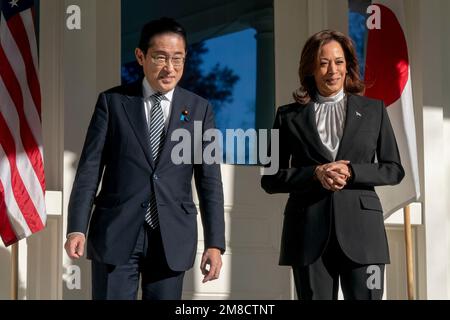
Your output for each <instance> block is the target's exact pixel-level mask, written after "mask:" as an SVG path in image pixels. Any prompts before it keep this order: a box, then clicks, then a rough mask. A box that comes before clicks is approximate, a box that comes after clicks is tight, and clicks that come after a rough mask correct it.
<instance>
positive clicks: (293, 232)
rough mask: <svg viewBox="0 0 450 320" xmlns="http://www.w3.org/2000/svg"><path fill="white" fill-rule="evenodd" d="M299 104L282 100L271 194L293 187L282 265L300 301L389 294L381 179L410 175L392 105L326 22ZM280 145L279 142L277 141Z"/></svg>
mask: <svg viewBox="0 0 450 320" xmlns="http://www.w3.org/2000/svg"><path fill="white" fill-rule="evenodd" d="M299 76H300V82H301V88H300V89H299V90H298V91H297V92H296V93H294V97H295V100H296V102H295V103H292V104H289V105H286V106H282V107H280V108H278V111H277V115H276V119H275V124H274V129H278V130H279V141H278V143H279V150H280V151H279V152H280V154H279V163H280V167H279V170H278V172H277V173H276V174H274V175H265V176H263V177H262V180H261V185H262V187H263V188H264V190H265V191H266V192H268V193H271V194H272V193H289V200H288V202H287V204H286V208H285V216H284V224H283V233H282V241H281V254H280V265H290V266H292V270H293V274H294V280H295V286H296V290H297V295H298V297H299V298H300V299H337V295H338V288H339V281H340V284H341V288H342V291H343V294H344V298H345V299H370V300H371V299H381V298H382V295H383V286H384V283H383V280H384V266H385V264H386V263H389V249H388V244H387V239H386V231H385V228H384V220H383V210H382V207H381V203H380V200H379V198H378V196H377V194H376V192H375V190H374V187H375V186H381V185H395V184H398V183H400V181H401V180H402V179H403V177H404V171H403V168H402V165H401V163H400V155H399V152H398V148H397V143H396V141H395V136H394V132H393V130H392V127H391V124H390V122H389V117H388V115H387V112H386V109H385V106H384V103H383V102H382V101H380V100H374V99H369V98H366V97H363V96H362V94H363V92H364V88H365V87H364V83H363V82H362V81H361V80H360V78H359V68H358V61H357V57H356V52H355V49H354V46H353V44H352V41H351V40H350V39H349V38H348V37H347V36H345V35H344V34H342V33H340V32H336V31H332V30H324V31H321V32H319V33H317V34H315V35H313V36H312V37H311V38H309V39H308V40H307V42H306V44H305V46H304V48H303V51H302V55H301V60H300V68H299ZM272 143H276V142H274V141H272Z"/></svg>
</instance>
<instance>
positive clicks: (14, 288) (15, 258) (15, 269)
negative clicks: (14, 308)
mask: <svg viewBox="0 0 450 320" xmlns="http://www.w3.org/2000/svg"><path fill="white" fill-rule="evenodd" d="M18 284H19V243H18V242H16V243H14V244H12V245H11V300H17V299H18Z"/></svg>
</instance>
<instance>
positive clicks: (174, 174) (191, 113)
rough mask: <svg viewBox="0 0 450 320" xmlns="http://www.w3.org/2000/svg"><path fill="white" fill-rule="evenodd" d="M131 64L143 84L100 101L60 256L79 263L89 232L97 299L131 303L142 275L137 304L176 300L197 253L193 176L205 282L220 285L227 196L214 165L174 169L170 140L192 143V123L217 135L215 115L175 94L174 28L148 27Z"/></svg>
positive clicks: (164, 24)
mask: <svg viewBox="0 0 450 320" xmlns="http://www.w3.org/2000/svg"><path fill="white" fill-rule="evenodd" d="M135 54H136V58H137V61H138V62H139V64H140V65H141V66H142V68H143V71H144V74H145V77H144V79H142V80H140V81H138V82H137V83H134V84H132V85H126V86H119V87H116V88H113V89H110V90H108V91H106V92H103V93H101V94H100V96H99V98H98V101H97V105H96V107H95V111H94V114H93V116H92V120H91V122H90V125H89V129H88V132H87V136H86V140H85V144H84V147H83V151H82V154H81V157H80V162H79V165H78V170H77V174H76V177H75V181H74V184H73V189H72V194H71V197H70V202H69V217H68V228H67V234H68V235H67V241H66V244H65V248H66V251H67V253H68V255H69V256H70V257H71V258H72V259H78V258H79V257H81V256H82V255H83V251H84V245H85V235H86V233H87V230H88V226H89V233H88V237H87V257H88V258H89V259H91V260H92V297H93V299H136V296H137V291H138V287H139V276H140V275H141V276H142V298H143V299H181V293H182V283H183V276H184V272H185V271H186V270H188V269H190V268H191V267H192V266H193V264H194V259H195V255H196V251H197V209H196V206H195V204H194V202H193V201H192V190H191V189H192V188H191V180H192V175H194V177H195V183H196V189H197V193H198V198H199V201H200V211H201V217H202V224H203V230H204V241H205V251H204V253H203V257H202V261H201V266H200V268H201V271H202V273H203V275H204V279H203V282H206V281H209V280H214V279H217V278H218V277H219V273H220V269H221V266H222V261H221V254H223V252H224V251H225V236H224V211H223V190H222V182H221V174H220V166H219V164H210V165H208V164H204V163H202V164H194V163H193V161H191V162H190V163H182V164H175V163H174V162H173V161H172V159H171V156H172V149H173V147H174V146H175V145H176V142H175V141H171V134H172V132H173V131H174V130H176V129H180V128H183V129H186V130H187V131H188V132H190V133H191V134H193V132H194V121H201V122H202V127H203V131H206V130H208V129H210V128H214V118H213V112H212V107H211V105H210V104H209V103H208V101H206V100H205V99H203V98H201V97H199V96H197V95H195V94H193V93H191V92H189V91H186V90H184V89H182V88H180V87H178V86H177V83H178V82H179V80H180V78H181V76H182V74H183V67H184V62H185V57H186V34H185V31H184V29H183V28H182V27H181V26H180V25H179V24H178V23H176V22H175V21H174V20H172V19H168V18H162V19H159V20H154V21H151V22H149V23H148V24H146V25H145V26H144V28H143V29H142V34H141V39H140V43H139V47H138V48H137V49H136V51H135ZM205 146H206V143H204V144H203V146H202V147H203V148H204V147H205ZM194 151H196V152H202V150H201V148H200V150H193V151H192V152H191V153H192V159H193V157H194V155H193V153H194ZM102 177H103V181H102V186H101V190H100V192H99V193H98V195H97V196H96V192H97V189H98V185H99V182H100V180H101V178H102ZM93 204H95V209H94V211H93V213H92V216H91V209H92V205H93Z"/></svg>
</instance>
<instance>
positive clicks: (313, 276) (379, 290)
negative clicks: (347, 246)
mask: <svg viewBox="0 0 450 320" xmlns="http://www.w3.org/2000/svg"><path fill="white" fill-rule="evenodd" d="M384 267H385V265H384V264H376V265H363V264H358V263H356V262H354V261H352V260H350V259H349V258H348V257H347V256H346V255H345V253H344V252H343V251H342V249H341V247H340V245H339V242H338V241H337V238H336V231H335V228H334V221H333V223H332V228H331V235H330V240H329V242H328V245H327V248H326V249H325V251H324V253H323V255H322V256H321V257H320V258H319V259H318V260H317V261H315V262H314V263H313V264H310V265H308V266H304V267H296V266H293V267H292V271H293V274H294V281H295V288H296V291H297V296H298V298H299V299H300V300H337V298H338V291H339V282H340V284H341V289H342V293H343V295H344V299H345V300H381V299H382V297H383V290H384Z"/></svg>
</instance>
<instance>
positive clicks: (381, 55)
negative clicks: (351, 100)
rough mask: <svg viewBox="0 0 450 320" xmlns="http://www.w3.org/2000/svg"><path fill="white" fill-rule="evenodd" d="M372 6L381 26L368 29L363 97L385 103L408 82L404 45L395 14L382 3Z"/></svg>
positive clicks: (406, 51) (406, 53)
mask: <svg viewBox="0 0 450 320" xmlns="http://www.w3.org/2000/svg"><path fill="white" fill-rule="evenodd" d="M376 5H377V6H378V7H379V8H380V14H381V27H380V29H371V30H369V32H368V40H367V54H366V68H365V77H364V78H365V83H366V91H365V96H367V97H370V98H375V99H380V100H383V101H384V103H385V105H386V106H389V105H391V104H392V103H394V102H395V101H397V100H398V99H399V98H400V96H401V94H402V92H403V89H404V88H405V86H406V83H407V81H408V76H409V75H408V67H409V60H408V47H407V44H406V39H405V35H404V34H403V30H402V27H401V25H400V23H399V22H398V20H397V18H396V16H395V14H394V13H393V12H392V11H391V10H390V9H389V8H388V7H386V6H383V5H381V4H376Z"/></svg>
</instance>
